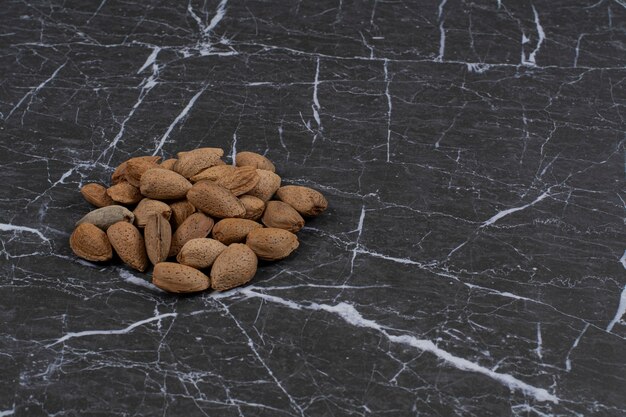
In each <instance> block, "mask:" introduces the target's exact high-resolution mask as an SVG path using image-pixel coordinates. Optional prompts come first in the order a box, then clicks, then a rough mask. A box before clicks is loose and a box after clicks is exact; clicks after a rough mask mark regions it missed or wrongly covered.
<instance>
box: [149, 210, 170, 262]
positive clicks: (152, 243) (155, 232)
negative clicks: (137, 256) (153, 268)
mask: <svg viewBox="0 0 626 417" xmlns="http://www.w3.org/2000/svg"><path fill="white" fill-rule="evenodd" d="M168 208H169V207H168ZM144 235H145V236H144V238H145V241H146V253H147V254H148V259H150V262H152V265H156V264H158V263H159V262H163V261H165V260H166V259H167V255H168V254H169V252H170V246H171V244H172V226H170V222H169V221H168V220H167V219H166V218H165V217H164V216H163V215H162V214H160V213H152V214H150V216H149V217H148V220H147V222H146V228H145V229H144Z"/></svg>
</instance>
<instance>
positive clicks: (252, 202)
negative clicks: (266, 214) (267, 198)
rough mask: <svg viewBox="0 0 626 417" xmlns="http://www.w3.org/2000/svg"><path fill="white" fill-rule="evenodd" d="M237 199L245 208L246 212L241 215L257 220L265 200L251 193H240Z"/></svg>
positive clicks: (263, 207)
mask: <svg viewBox="0 0 626 417" xmlns="http://www.w3.org/2000/svg"><path fill="white" fill-rule="evenodd" d="M239 201H241V203H242V204H243V206H244V207H245V209H246V214H244V215H243V218H244V219H250V220H258V219H260V218H261V215H262V214H263V211H264V210H265V202H264V201H263V200H261V199H260V198H258V197H254V196H251V195H242V196H241V197H239Z"/></svg>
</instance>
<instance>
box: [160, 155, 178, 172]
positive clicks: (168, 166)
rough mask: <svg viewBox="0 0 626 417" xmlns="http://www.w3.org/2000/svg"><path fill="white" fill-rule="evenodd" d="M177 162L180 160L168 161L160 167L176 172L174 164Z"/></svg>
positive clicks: (172, 159)
mask: <svg viewBox="0 0 626 417" xmlns="http://www.w3.org/2000/svg"><path fill="white" fill-rule="evenodd" d="M176 161H178V159H176V158H171V159H166V160H165V161H163V162H161V165H159V166H160V167H161V168H164V169H169V170H170V171H173V170H174V164H175V163H176Z"/></svg>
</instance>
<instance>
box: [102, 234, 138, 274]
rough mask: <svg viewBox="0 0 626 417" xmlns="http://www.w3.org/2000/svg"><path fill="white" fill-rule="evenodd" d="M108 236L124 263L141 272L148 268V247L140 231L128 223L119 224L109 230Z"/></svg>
mask: <svg viewBox="0 0 626 417" xmlns="http://www.w3.org/2000/svg"><path fill="white" fill-rule="evenodd" d="M107 236H108V237H109V241H110V242H111V246H113V249H115V252H116V253H117V254H118V256H119V257H120V258H121V259H122V261H123V262H124V263H126V264H127V265H129V266H130V267H131V268H133V269H136V270H137V271H139V272H143V271H145V270H146V268H148V256H147V255H146V245H145V243H144V241H143V236H141V232H139V229H137V228H136V227H135V226H133V225H132V224H130V223H127V222H117V223H115V224H114V225H112V226H111V227H109V228H108V229H107Z"/></svg>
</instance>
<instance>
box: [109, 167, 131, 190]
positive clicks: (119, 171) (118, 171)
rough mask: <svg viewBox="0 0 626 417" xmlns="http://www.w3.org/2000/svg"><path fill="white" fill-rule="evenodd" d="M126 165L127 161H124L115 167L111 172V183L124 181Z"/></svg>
mask: <svg viewBox="0 0 626 417" xmlns="http://www.w3.org/2000/svg"><path fill="white" fill-rule="evenodd" d="M127 166H128V161H124V162H122V163H121V164H119V165H118V166H117V168H115V171H113V174H111V184H113V185H115V184H117V183H120V182H122V181H126V167H127Z"/></svg>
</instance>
